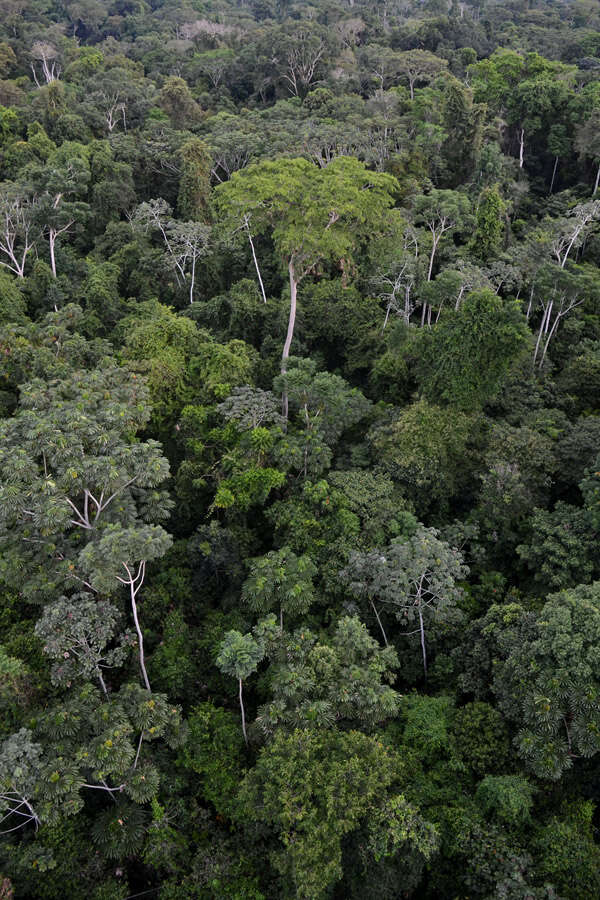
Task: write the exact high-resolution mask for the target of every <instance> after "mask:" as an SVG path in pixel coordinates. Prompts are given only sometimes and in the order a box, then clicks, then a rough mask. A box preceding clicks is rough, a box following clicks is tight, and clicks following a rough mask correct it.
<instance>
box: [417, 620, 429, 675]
mask: <svg viewBox="0 0 600 900" xmlns="http://www.w3.org/2000/svg"><path fill="white" fill-rule="evenodd" d="M419 631H420V633H421V651H422V653H423V671H424V673H425V678H427V650H426V648H425V626H424V624H423V611H422V609H421V604H420V603H419Z"/></svg>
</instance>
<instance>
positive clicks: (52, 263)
mask: <svg viewBox="0 0 600 900" xmlns="http://www.w3.org/2000/svg"><path fill="white" fill-rule="evenodd" d="M48 243H49V244H50V268H51V269H52V275H53V277H54V278H56V257H55V254H54V246H55V244H56V232H55V231H54V229H53V228H51V229H50V231H49V232H48Z"/></svg>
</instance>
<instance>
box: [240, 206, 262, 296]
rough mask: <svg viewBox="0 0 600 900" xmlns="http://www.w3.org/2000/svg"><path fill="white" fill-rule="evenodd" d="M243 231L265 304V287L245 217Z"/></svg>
mask: <svg viewBox="0 0 600 900" xmlns="http://www.w3.org/2000/svg"><path fill="white" fill-rule="evenodd" d="M244 229H245V231H246V234H247V235H248V240H249V242H250V248H251V250H252V259H253V260H254V268H255V269H256V274H257V276H258V283H259V284H260V292H261V294H262V298H263V303H266V302H267V295H266V294H265V286H264V284H263V280H262V276H261V274H260V268H259V266H258V259H257V258H256V250H255V249H254V241H253V240H252V234H251V232H250V225H249V224H248V219H247V217H246V218H244Z"/></svg>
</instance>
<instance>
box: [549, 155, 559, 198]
mask: <svg viewBox="0 0 600 900" xmlns="http://www.w3.org/2000/svg"><path fill="white" fill-rule="evenodd" d="M557 168H558V156H555V157H554V168H553V169H552V180H551V182H550V192H549V193H552V191H553V189H554V179H555V178H556V169H557Z"/></svg>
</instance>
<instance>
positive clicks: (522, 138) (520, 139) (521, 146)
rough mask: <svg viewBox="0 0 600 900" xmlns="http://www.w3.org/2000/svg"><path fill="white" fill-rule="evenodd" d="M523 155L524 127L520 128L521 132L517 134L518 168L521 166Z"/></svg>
mask: <svg viewBox="0 0 600 900" xmlns="http://www.w3.org/2000/svg"><path fill="white" fill-rule="evenodd" d="M524 157H525V129H524V128H521V133H520V134H519V168H520V169H522V168H523V161H524Z"/></svg>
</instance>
